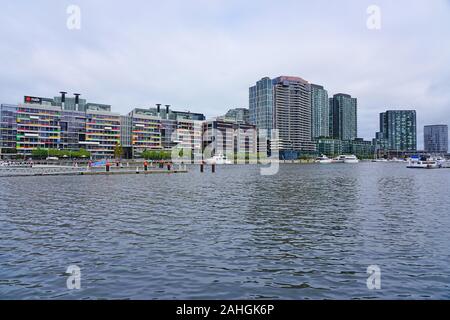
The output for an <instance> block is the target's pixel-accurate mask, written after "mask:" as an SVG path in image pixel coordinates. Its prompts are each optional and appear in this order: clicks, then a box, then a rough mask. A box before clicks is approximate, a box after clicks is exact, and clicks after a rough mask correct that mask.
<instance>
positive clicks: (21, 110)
mask: <svg viewBox="0 0 450 320" xmlns="http://www.w3.org/2000/svg"><path fill="white" fill-rule="evenodd" d="M61 113H62V110H61V107H57V106H52V105H39V104H27V103H21V104H19V105H18V108H17V142H16V150H17V153H18V154H22V155H30V154H31V153H32V151H33V150H34V149H38V148H42V149H60V148H61V147H60V142H61V125H60V121H61Z"/></svg>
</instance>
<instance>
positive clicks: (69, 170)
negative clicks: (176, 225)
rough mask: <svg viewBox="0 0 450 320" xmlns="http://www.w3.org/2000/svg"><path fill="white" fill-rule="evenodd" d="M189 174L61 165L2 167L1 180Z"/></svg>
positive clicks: (138, 168) (169, 171) (0, 169)
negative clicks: (8, 178) (44, 177)
mask: <svg viewBox="0 0 450 320" xmlns="http://www.w3.org/2000/svg"><path fill="white" fill-rule="evenodd" d="M177 173H188V170H187V169H186V167H185V166H184V167H182V166H180V167H179V168H170V169H168V168H148V169H147V170H146V169H145V168H144V167H135V168H134V169H132V167H123V168H121V167H118V168H115V167H114V168H110V169H109V170H108V171H107V170H106V169H105V168H90V167H72V166H59V165H36V166H27V167H17V166H11V167H7V166H6V167H0V178H7V177H37V176H77V175H80V176H101V175H130V174H133V175H136V174H140V175H148V174H177Z"/></svg>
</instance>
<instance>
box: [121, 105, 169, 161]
mask: <svg viewBox="0 0 450 320" xmlns="http://www.w3.org/2000/svg"><path fill="white" fill-rule="evenodd" d="M128 117H129V118H130V121H131V124H130V126H127V127H126V128H123V129H127V130H129V132H130V134H129V136H130V142H131V147H132V156H133V157H139V156H141V155H142V153H143V152H144V151H151V150H161V149H162V142H161V119H160V118H158V117H155V116H151V115H148V114H147V113H146V112H145V110H142V109H134V110H133V111H131V112H130V113H129V114H128ZM122 136H123V135H122Z"/></svg>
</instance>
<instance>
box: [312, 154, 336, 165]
mask: <svg viewBox="0 0 450 320" xmlns="http://www.w3.org/2000/svg"><path fill="white" fill-rule="evenodd" d="M314 162H315V163H320V164H328V163H333V160H331V159H330V158H328V157H327V156H326V155H321V156H320V157H317V158H316V160H314Z"/></svg>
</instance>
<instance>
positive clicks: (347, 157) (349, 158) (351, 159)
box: [343, 154, 359, 164]
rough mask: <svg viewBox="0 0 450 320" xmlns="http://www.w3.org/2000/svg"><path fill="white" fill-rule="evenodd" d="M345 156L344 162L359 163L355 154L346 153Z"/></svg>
mask: <svg viewBox="0 0 450 320" xmlns="http://www.w3.org/2000/svg"><path fill="white" fill-rule="evenodd" d="M343 157H344V163H348V164H354V163H359V159H358V158H357V157H356V156H355V155H353V154H352V155H345V156H343Z"/></svg>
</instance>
